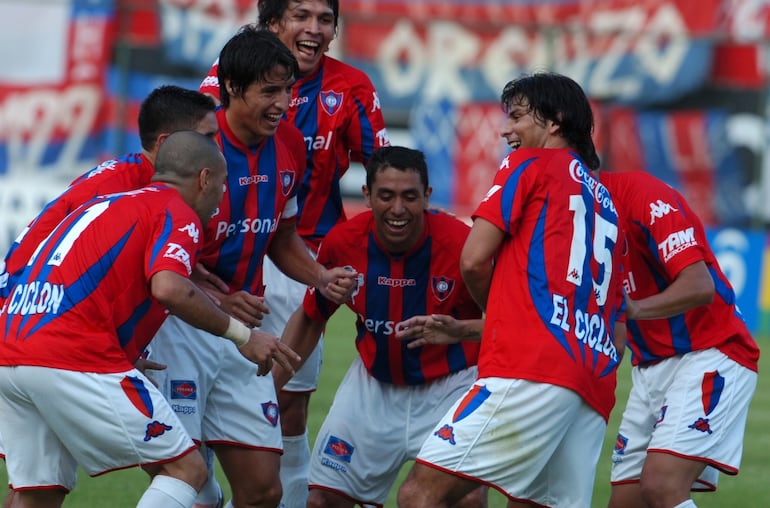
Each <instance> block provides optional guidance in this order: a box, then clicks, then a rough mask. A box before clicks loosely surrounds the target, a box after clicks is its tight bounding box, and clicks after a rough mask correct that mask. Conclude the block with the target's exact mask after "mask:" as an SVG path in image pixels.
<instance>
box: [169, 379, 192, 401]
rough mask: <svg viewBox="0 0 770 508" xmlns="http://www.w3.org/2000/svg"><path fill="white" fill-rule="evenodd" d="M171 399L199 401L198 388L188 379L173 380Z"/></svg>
mask: <svg viewBox="0 0 770 508" xmlns="http://www.w3.org/2000/svg"><path fill="white" fill-rule="evenodd" d="M171 398H172V399H185V400H195V399H197V398H198V388H197V387H196V386H195V381H190V380H187V379H172V380H171Z"/></svg>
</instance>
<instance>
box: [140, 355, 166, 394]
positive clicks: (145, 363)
mask: <svg viewBox="0 0 770 508" xmlns="http://www.w3.org/2000/svg"><path fill="white" fill-rule="evenodd" d="M134 367H136V369H137V370H138V371H139V372H141V373H142V374H144V375H145V376H146V377H147V379H149V380H150V381H151V382H152V384H154V385H155V386H156V387H157V386H158V383H157V382H156V381H155V380H154V379H153V378H152V373H151V372H149V371H152V370H165V369H166V367H167V366H166V365H165V364H163V363H158V362H153V361H152V360H148V359H146V358H141V357H140V358H139V359H138V360H137V361H136V362H134Z"/></svg>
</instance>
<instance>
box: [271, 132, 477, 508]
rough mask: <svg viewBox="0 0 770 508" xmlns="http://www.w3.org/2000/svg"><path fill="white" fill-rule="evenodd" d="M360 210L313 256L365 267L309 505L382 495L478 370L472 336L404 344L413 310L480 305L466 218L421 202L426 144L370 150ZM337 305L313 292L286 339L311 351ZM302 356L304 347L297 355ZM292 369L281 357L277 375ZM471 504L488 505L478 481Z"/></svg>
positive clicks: (450, 310) (375, 500)
mask: <svg viewBox="0 0 770 508" xmlns="http://www.w3.org/2000/svg"><path fill="white" fill-rule="evenodd" d="M363 191H364V198H365V200H366V204H367V206H369V208H371V212H364V213H362V214H360V215H358V216H356V217H354V218H352V219H350V220H349V221H347V222H345V223H342V224H339V225H337V226H335V227H334V228H333V229H332V231H331V232H330V233H329V235H327V237H326V239H325V240H324V241H323V243H322V244H321V249H320V252H319V256H318V260H319V261H320V262H322V263H324V264H327V265H345V266H348V267H350V268H352V269H353V270H355V271H356V272H358V273H359V274H360V275H359V276H358V279H357V289H356V291H355V292H354V293H353V296H352V298H350V299H349V300H348V301H347V302H346V303H347V305H348V307H349V308H350V309H352V310H353V312H354V313H355V314H356V316H357V319H356V328H357V330H358V333H357V338H356V348H357V349H358V352H359V356H358V357H357V358H356V359H355V360H354V362H353V365H352V366H351V367H350V369H349V370H348V373H347V375H346V376H345V379H344V380H343V381H342V383H341V384H340V387H339V389H338V391H337V394H336V395H335V398H334V403H333V405H332V408H331V409H330V411H329V414H328V415H327V416H326V420H325V421H324V423H323V426H322V427H321V429H320V431H319V434H318V437H317V439H316V443H315V449H314V451H313V454H312V455H311V463H310V477H309V482H310V494H309V497H308V506H314V507H315V506H317V507H321V506H323V507H342V506H351V507H352V506H353V505H354V504H355V503H359V504H361V505H364V506H370V505H371V506H382V504H383V503H384V501H385V500H386V499H387V496H388V492H389V491H390V488H391V486H392V485H393V483H394V482H395V480H396V477H397V476H398V472H399V470H400V468H401V466H402V465H403V463H404V462H406V461H407V460H411V459H413V458H414V457H415V454H416V452H417V450H418V449H419V446H420V445H421V444H422V442H423V441H424V440H425V438H426V437H427V435H428V432H429V431H430V430H431V429H432V428H433V425H434V424H435V422H436V415H437V414H442V413H443V412H444V411H445V410H446V409H447V408H448V407H449V405H450V404H451V403H452V402H454V400H455V399H456V398H457V397H458V396H459V395H460V394H461V393H463V392H464V391H465V390H466V389H467V388H468V387H469V386H470V385H471V383H472V382H473V380H474V378H475V376H476V368H475V365H476V358H477V354H478V347H479V346H478V342H461V343H457V344H452V345H449V346H444V345H442V346H425V347H422V348H417V349H410V348H407V347H406V345H405V344H404V343H401V342H399V341H398V340H397V339H396V338H395V332H396V331H397V326H396V323H398V322H400V321H402V320H404V319H407V318H410V317H411V316H413V315H415V314H426V313H433V312H439V313H447V314H452V315H455V316H457V317H458V318H461V319H478V318H480V317H481V311H480V310H479V308H478V306H477V305H476V304H475V302H474V301H473V299H472V298H471V296H470V295H469V294H468V292H467V290H466V289H465V286H464V284H463V283H462V280H461V279H460V271H459V265H458V263H457V259H458V257H459V255H460V250H461V249H462V245H463V242H464V241H465V238H466V236H467V234H468V229H469V228H468V226H466V225H465V224H464V223H462V222H461V221H459V220H458V219H455V218H453V217H450V216H449V215H446V214H444V213H441V212H434V211H430V212H429V211H427V207H428V199H429V197H430V194H431V188H430V186H429V184H428V170H427V166H426V163H425V158H424V156H423V154H422V153H421V152H419V151H417V150H412V149H408V148H404V147H396V146H392V147H384V148H380V149H378V150H376V151H375V152H374V154H373V155H372V158H371V160H370V161H369V164H368V165H367V169H366V186H365V187H364V189H363ZM338 307H339V305H336V304H334V303H333V302H330V301H329V300H328V299H327V298H325V297H324V296H323V295H319V294H318V292H317V291H315V292H314V291H308V292H307V294H306V296H305V300H304V304H303V306H302V307H300V308H299V309H297V311H296V312H295V313H294V314H293V315H292V317H291V319H290V320H289V323H288V325H287V327H286V330H285V332H284V335H283V337H282V339H281V340H282V341H285V342H286V344H288V345H290V346H292V347H297V348H298V349H299V350H300V351H302V353H300V354H305V353H308V352H310V351H312V349H313V347H314V346H315V345H316V343H317V341H318V339H319V337H320V334H321V332H322V330H323V328H324V326H325V325H326V322H327V320H328V319H329V317H330V316H331V315H332V314H333V313H334V312H335V311H336V310H337V308H338ZM303 358H304V356H303ZM288 377H289V375H288V374H287V373H286V372H285V371H283V370H282V369H281V368H279V367H276V375H275V378H276V383H277V384H278V385H280V384H281V383H283V382H284V381H285V380H286V379H288ZM475 494H476V495H477V498H476V499H475V501H476V504H474V506H484V495H485V494H486V491H485V490H484V489H480V490H479V491H478V492H477V493H475Z"/></svg>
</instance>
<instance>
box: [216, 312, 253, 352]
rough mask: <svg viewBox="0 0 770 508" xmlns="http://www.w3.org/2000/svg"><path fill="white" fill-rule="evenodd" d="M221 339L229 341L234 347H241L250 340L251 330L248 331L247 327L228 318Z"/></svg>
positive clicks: (232, 318)
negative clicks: (228, 320) (228, 322)
mask: <svg viewBox="0 0 770 508" xmlns="http://www.w3.org/2000/svg"><path fill="white" fill-rule="evenodd" d="M222 337H224V338H226V339H230V340H231V341H233V342H234V343H235V345H236V346H238V347H241V346H243V345H244V344H246V343H247V342H248V341H249V339H250V338H251V330H249V327H247V326H246V325H244V324H243V323H241V322H240V321H238V320H237V319H235V318H234V317H232V316H230V324H228V325H227V330H225V333H223V334H222Z"/></svg>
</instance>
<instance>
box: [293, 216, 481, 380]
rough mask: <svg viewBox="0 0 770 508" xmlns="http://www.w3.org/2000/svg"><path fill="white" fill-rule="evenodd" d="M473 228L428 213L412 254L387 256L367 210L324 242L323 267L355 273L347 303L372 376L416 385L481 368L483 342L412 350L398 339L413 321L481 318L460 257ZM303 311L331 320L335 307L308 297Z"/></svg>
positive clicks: (317, 295)
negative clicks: (354, 286)
mask: <svg viewBox="0 0 770 508" xmlns="http://www.w3.org/2000/svg"><path fill="white" fill-rule="evenodd" d="M468 231H469V228H468V226H467V225H465V224H464V223H463V222H461V221H459V220H457V219H455V218H453V217H450V216H449V215H447V214H445V213H442V212H433V211H431V212H426V213H425V228H424V231H423V235H422V238H421V239H420V241H419V242H418V243H417V244H416V245H415V247H413V248H412V249H411V250H410V251H409V252H406V253H405V254H402V255H393V254H390V253H389V252H388V251H387V250H385V248H384V247H383V246H382V245H381V244H380V243H379V242H378V241H377V237H376V233H375V227H374V217H373V215H372V213H371V212H370V211H367V212H363V213H361V214H359V215H357V216H355V217H353V218H352V219H350V220H349V221H347V222H344V223H342V224H339V225H337V226H336V227H334V228H333V229H332V230H331V232H330V233H329V234H328V235H327V237H326V238H325V239H324V241H323V243H322V244H321V249H320V251H319V254H318V261H319V262H320V263H322V264H324V265H325V266H327V267H331V266H349V267H351V268H353V269H354V270H356V271H357V272H358V274H359V276H358V288H357V289H356V291H355V292H354V294H353V296H352V297H351V298H350V299H349V300H348V302H347V305H348V307H350V309H352V310H353V312H354V313H355V314H356V330H357V335H356V348H357V349H358V353H359V355H360V356H361V359H362V360H363V363H364V365H365V366H366V368H367V370H368V371H369V373H370V374H371V375H372V376H373V377H374V378H375V379H377V380H379V381H382V382H384V383H391V384H395V385H419V384H423V383H427V382H430V381H432V380H435V379H437V378H440V377H442V376H446V375H447V374H449V373H452V372H457V371H459V370H462V369H465V368H467V367H470V366H473V365H476V362H477V359H478V350H479V343H478V342H467V341H466V342H460V343H458V344H451V345H426V346H423V347H421V348H415V349H407V347H406V343H405V342H403V341H399V340H397V339H396V338H395V337H394V334H395V332H396V325H397V324H398V323H399V322H401V321H403V320H405V319H408V318H410V317H412V316H417V315H426V314H434V313H435V314H449V315H452V316H454V317H455V318H457V319H478V318H480V317H481V311H480V310H479V308H478V306H477V305H476V303H475V302H474V301H473V299H472V298H471V296H470V294H469V293H468V290H467V289H466V288H465V284H464V283H463V281H462V278H461V276H460V266H459V262H458V260H459V258H460V251H461V250H462V247H463V244H464V243H465V239H466V237H467V236H468ZM303 305H304V310H305V312H306V313H307V315H308V316H309V317H310V318H311V319H314V320H317V321H325V320H327V319H328V318H329V317H330V316H331V315H332V314H333V313H334V311H336V310H337V308H338V306H337V305H334V304H333V303H331V302H329V301H328V300H326V299H325V298H324V297H323V296H321V293H320V292H318V291H313V290H312V289H310V290H308V292H307V293H306V294H305V301H304V304H303Z"/></svg>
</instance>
